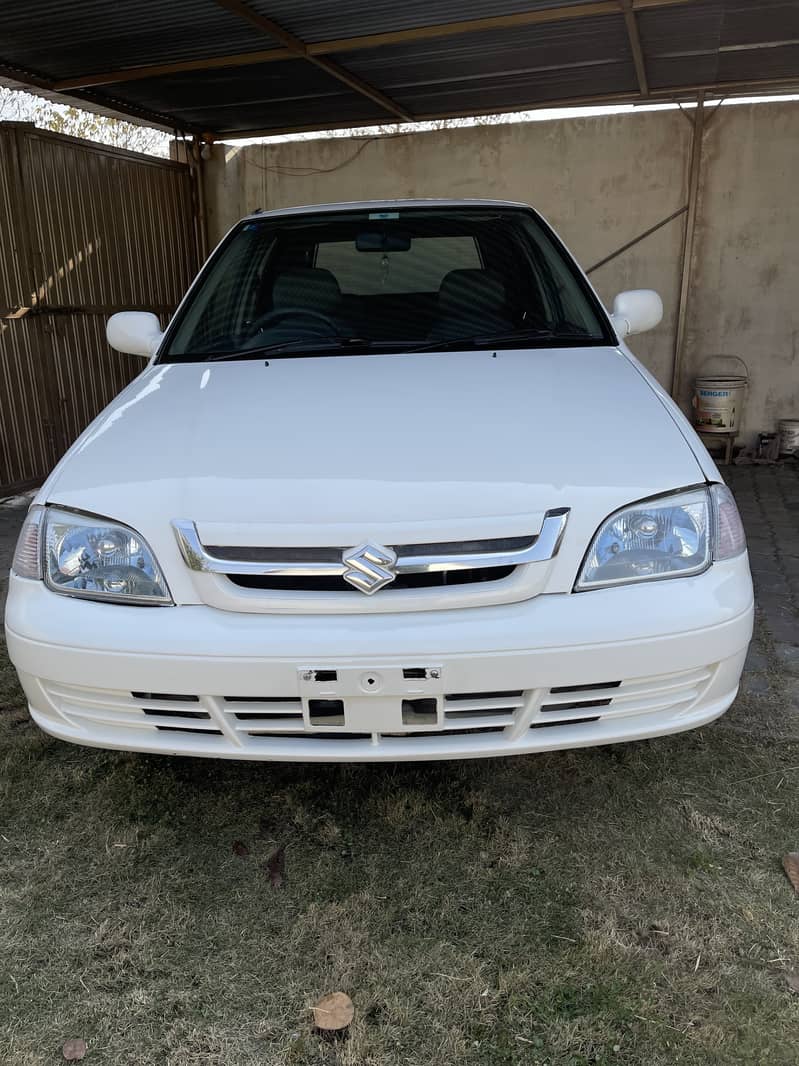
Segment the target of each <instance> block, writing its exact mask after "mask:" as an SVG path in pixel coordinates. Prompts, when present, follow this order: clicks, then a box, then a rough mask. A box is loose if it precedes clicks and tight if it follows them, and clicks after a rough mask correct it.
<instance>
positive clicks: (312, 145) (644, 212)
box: [206, 103, 799, 437]
mask: <svg viewBox="0 0 799 1066" xmlns="http://www.w3.org/2000/svg"><path fill="white" fill-rule="evenodd" d="M691 133H692V129H691V124H690V122H689V121H688V118H687V117H686V115H685V114H682V113H680V112H679V111H665V112H646V113H635V114H631V115H614V116H602V117H597V118H580V119H565V120H562V121H555V122H533V123H523V124H522V123H520V124H514V125H501V126H478V127H473V128H469V129H455V130H439V131H435V132H431V133H417V134H401V135H397V136H394V137H382V138H374V139H371V140H370V139H366V138H353V139H329V140H315V141H299V142H290V143H284V144H278V145H268V146H267V145H252V146H249V147H247V148H235V147H231V146H225V145H218V146H216V147H215V149H214V157H213V159H212V160H211V162H210V163H209V164H208V166H207V174H206V186H207V190H208V216H209V228H210V232H211V239H212V242H213V241H215V240H217V239H219V237H221V235H222V234H223V233H224V232H225V230H226V229H227V228H228V227H229V226H230V225H232V223H233V222H234V221H236V219H238V218H239V217H241V215H243V214H245V213H247V212H248V211H251V210H253V209H254V208H256V207H262V208H265V209H269V208H276V207H288V206H294V205H298V204H309V203H330V202H335V201H340V200H361V199H372V198H383V197H406V196H456V197H457V196H479V197H495V198H498V199H510V200H522V201H525V202H527V203H532V204H533V205H535V207H537V208H538V209H539V210H540V211H541V212H542V213H543V214H544V215H545V216H546V217H547V218H548V219H549V221H550V222H552V223H553V225H554V226H555V227H556V229H557V230H558V232H559V233H560V235H561V236H562V237H563V238H564V240H565V241H566V243H567V244H568V245H569V247H570V248H571V250H572V251H573V252H574V254H575V255H576V257H577V258H578V260H579V261H580V262H581V263H582V265H583V266H584V267H590V266H591V265H592V264H593V263H595V262H596V261H598V260H600V259H602V258H603V257H604V256H605V255H607V254H609V253H610V252H613V251H614V250H615V249H617V248H618V247H620V246H621V245H623V244H624V243H626V242H627V241H629V240H631V239H632V238H633V237H635V236H637V235H638V234H639V233H641V232H643V231H644V230H646V229H648V228H649V227H650V226H653V225H654V224H655V223H657V222H659V221H660V220H661V219H663V218H665V217H666V216H668V215H670V214H671V213H672V212H674V211H676V210H677V209H678V208H679V207H681V206H683V205H684V204H685V203H686V201H687V196H688V191H687V190H688V172H689V164H690V148H691ZM798 174H799V106H797V105H796V104H791V103H785V104H774V105H766V104H758V105H747V106H742V107H728V108H724V109H723V110H722V111H720V112H719V113H718V114H713V115H712V116H711V118H710V121H709V122H708V126H707V129H706V132H705V137H704V142H703V171H702V184H701V192H700V212H699V222H698V228H697V234H696V243H695V249H694V251H695V256H694V276H693V285H692V291H691V301H690V304H689V310H688V319H687V348H686V356H685V370H684V380H685V382H686V384H685V388H684V389H683V395H682V396H681V397H680V398H681V400H682V401H683V403H684V404H687V403H688V402H689V400H690V384H691V380H692V378H693V376H694V374H695V373H696V372H697V369H706V368H707V369H711V370H712V369H714V368H724V367H725V366H727V367H730V366H731V365H732V364H731V363H730V362H729V361H727V362H726V363H725V362H723V361H722V362H721V363H719V362H718V361H715V362H710V363H708V364H707V367H706V366H705V361H706V359H707V357H708V356H710V355H715V354H717V353H722V354H725V355H741V356H742V357H743V358H744V359H745V360H746V361H747V363H748V365H749V368H750V371H751V375H752V382H753V383H752V388H751V390H750V396H749V401H748V406H747V412H746V416H745V423H744V437H748V436H751V435H752V434H753V433H754V432H756V431H757V430H760V429H771V428H773V425H774V422H775V420H776V419H777V418H779V417H787V416H793V417H799V362H797V353H796V346H797V337H799V299H797V290H799V285H798V284H797V283H799V262H798V261H797V256H796V252H795V249H796V247H797V245H799V200H797V197H796V195H795V189H796V175H798ZM683 232H684V216H681V217H680V218H678V219H676V220H675V221H673V222H670V223H669V224H668V225H667V226H665V227H664V228H663V229H661V230H659V231H658V232H657V233H656V234H654V235H653V236H651V237H648V238H646V240H644V241H643V242H641V243H640V244H638V245H636V247H635V248H633V249H631V250H629V251H627V252H625V253H624V254H623V255H621V256H620V257H619V258H617V259H614V260H613V261H611V262H610V263H608V264H607V265H605V266H603V267H600V268H599V269H598V270H597V271H596V272H594V273H593V274H592V276H591V280H592V281H593V283H594V284H595V285H596V287H597V289H598V291H599V294H600V296H601V297H602V298H603V300H605V302H606V303H607V304H610V303H611V301H612V299H613V296H614V295H615V294H616V293H617V292H619V291H621V290H622V289H625V288H639V287H641V288H643V287H651V288H654V289H657V290H658V291H659V292H660V293H661V295H662V297H663V301H664V304H665V307H666V315H665V318H664V321H663V323H662V324H661V326H660V327H659V328H658V329H657V330H654V331H653V332H652V333H650V334H645V335H643V336H641V337H637V338H634V344H633V348H634V350H635V352H636V354H637V355H638V356H639V357H640V358H641V359H642V360H643V362H644V363H645V364H646V365H647V366H648V367H649V368H650V369H651V370H652V372H653V373H654V374H655V375H656V376H657V377H658V378H659V380H660V381H661V382H662V383H663V384H664V385H665V386H666V387H670V385H671V373H672V365H673V358H674V341H675V329H676V313H677V303H678V293H679V282H680V267H681V252H682V245H683Z"/></svg>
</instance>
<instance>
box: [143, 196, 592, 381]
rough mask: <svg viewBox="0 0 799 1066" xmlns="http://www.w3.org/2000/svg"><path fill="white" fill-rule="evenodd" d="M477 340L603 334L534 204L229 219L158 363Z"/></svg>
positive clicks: (553, 339) (552, 340)
mask: <svg viewBox="0 0 799 1066" xmlns="http://www.w3.org/2000/svg"><path fill="white" fill-rule="evenodd" d="M486 337H487V338H489V340H488V341H486V344H488V343H490V344H491V346H492V347H517V348H518V347H523V348H524V347H536V346H538V347H540V346H542V345H543V344H544V343H545V342H546V343H547V344H555V345H557V344H560V345H561V346H564V347H566V346H574V345H576V344H583V343H587V344H591V343H594V344H599V343H608V342H609V341H612V333H611V332H610V329H609V324H608V321H607V317H606V316H605V314H604V312H603V311H602V309H601V307H600V305H599V303H598V301H597V299H596V297H595V296H594V294H593V293H592V292H591V290H590V287H589V286H588V285H587V283H586V281H585V279H584V277H583V276H582V275H581V274H580V272H579V271H578V270H577V268H576V266H575V264H574V262H573V260H572V259H571V258H570V257H569V255H568V253H567V252H566V251H565V250H564V248H563V246H562V245H561V244H560V242H559V241H558V240H557V238H556V237H555V236H554V235H553V234H552V233H551V231H550V230H549V229H548V228H547V227H546V226H545V225H544V224H543V223H542V222H541V220H540V219H539V218H538V217H537V216H536V215H535V213H534V212H532V211H530V210H526V209H524V208H516V207H503V206H501V205H498V206H497V207H493V206H492V207H487V208H477V207H467V206H464V207H457V206H453V207H445V208H433V207H431V208H427V207H425V208H415V207H413V208H411V207H408V208H403V207H400V208H399V209H398V210H396V211H373V212H370V211H368V210H360V211H358V210H341V211H333V212H331V211H328V212H320V213H318V214H316V213H313V212H311V213H297V214H287V215H283V216H279V215H278V216H265V217H264V218H262V219H247V220H245V221H244V222H242V223H241V224H240V225H239V226H238V227H236V228H235V229H234V231H233V232H232V233H231V235H230V236H229V237H228V238H227V239H226V241H224V242H223V244H222V245H221V247H220V248H219V249H218V250H217V252H216V253H215V254H214V256H212V258H211V260H210V261H209V263H208V264H207V266H206V267H205V268H204V270H203V272H202V274H201V276H200V278H199V279H198V281H197V283H196V284H195V286H194V287H193V289H192V291H191V293H190V295H189V297H188V298H187V299H186V300H185V301H184V304H183V305H182V306H181V308H180V310H179V312H178V314H177V315H176V316H175V319H174V321H173V322H172V324H171V325H170V327H169V330H168V332H167V336H166V339H165V342H164V344H163V345H162V349H161V352H160V353H159V362H168V361H178V360H203V359H206V358H207V359H215V358H228V357H230V358H255V357H257V356H259V355H260V354H262V353H263V352H265V351H275V352H279V351H280V350H282V349H283V348H287V349H288V350H289V351H290V352H291V351H294V350H297V351H300V352H304V353H313V352H315V351H318V353H319V354H324V353H326V352H335V350H336V347H337V346H339V347H342V346H345V345H349V347H350V350H352V351H356V350H359V351H363V352H365V351H369V350H381V351H392V350H397V351H401V350H407V349H409V348H411V349H413V348H420V347H427V348H430V349H431V350H432V349H434V348H436V347H443V346H450V347H452V346H457V344H458V343H459V342H461V341H462V342H463V346H464V347H465V348H468V347H469V346H470V343H472V342H473V343H472V346H474V345H475V344H477V345H479V344H480V342H481V338H486ZM537 337H540V338H541V343H540V344H538V343H537V341H536V338H537Z"/></svg>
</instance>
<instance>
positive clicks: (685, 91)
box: [214, 78, 799, 140]
mask: <svg viewBox="0 0 799 1066" xmlns="http://www.w3.org/2000/svg"><path fill="white" fill-rule="evenodd" d="M764 92H785V93H788V92H792V93H799V79H796V78H793V79H785V78H782V79H778V80H765V79H764V80H763V81H760V82H735V83H732V82H721V83H719V84H717V85H714V84H712V83H710V84H708V83H705V84H701V85H688V86H685V87H682V86H681V87H680V88H679V89H654V90H651V91H650V94H649V98H648V101H647V102H648V103H652V104H677V103H678V102H680V101H684V102H686V103H693V102H694V101H695V100H696V99H697V97H698V95H699V93H705V94H707V95H712V96H714V97H716V96H717V97H728V96H747V95H752V96H757V95H762V94H763V93H764ZM640 102H641V97H640V95H639V94H638V93H637V92H632V91H631V92H622V93H605V94H603V95H597V96H571V97H560V98H558V99H557V100H548V101H546V102H545V103H542V102H541V101H540V100H539V101H531V102H530V103H529V104H523V103H520V104H517V105H514V107H513V108H512V111H514V112H517V111H542V110H543V111H545V110H548V109H551V108H561V107H564V108H565V107H599V106H603V105H605V104H637V103H640ZM714 102H717V101H714ZM508 113H509V112H508V108H507V107H490V108H477V109H471V108H470V109H469V110H468V111H431V112H421V113H419V114H417V115H416V116H415V117H414V122H439V121H441V120H442V119H458V118H480V117H481V116H484V115H505V114H508ZM713 113H715V111H714V112H713ZM684 114H685V118H686V121H687V122H690V123H691V124H692V125H693V119H692V118H691V116H690V114H688V113H687V112H685V113H684ZM376 125H378V123H376V122H375V121H374V119H360V120H358V121H357V122H354V121H352V120H351V119H347V120H345V121H341V122H331V123H329V124H327V125H325V126H320V125H319V123H318V122H317V123H313V124H311V123H309V124H308V125H300V126H272V127H267V128H265V129H262V128H258V129H249V130H231V129H227V130H219V131H218V132H216V133H215V134H214V137H215V139H216V140H223V139H224V140H237V139H238V138H243V137H277V136H282V135H283V134H285V133H319V132H320V131H321V130H342V129H347V130H349V129H360V128H362V127H364V126H376ZM412 133H413V130H408V131H407V132H405V131H403V132H402V133H400V134H397V136H403V137H408V136H410V135H411V134H412Z"/></svg>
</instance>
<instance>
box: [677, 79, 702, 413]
mask: <svg viewBox="0 0 799 1066" xmlns="http://www.w3.org/2000/svg"><path fill="white" fill-rule="evenodd" d="M704 132H705V94H704V93H703V92H701V93H700V94H699V100H698V102H697V107H696V112H695V114H694V133H693V137H692V139H691V171H690V175H689V178H688V213H687V215H686V217H685V237H684V238H683V246H682V271H681V278H680V299H679V303H678V305H677V335H676V338H675V341H674V366H673V369H672V376H671V395H672V397H673V398H674V399H675V400H677V402H678V403H679V398H680V389H681V387H682V365H683V357H684V355H685V334H686V326H687V321H688V299H689V296H690V293H691V275H692V273H693V263H694V238H695V236H696V215H697V208H698V200H699V179H700V177H701V175H702V138H703V135H704Z"/></svg>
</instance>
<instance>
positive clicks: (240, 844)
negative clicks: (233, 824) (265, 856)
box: [233, 840, 250, 859]
mask: <svg viewBox="0 0 799 1066" xmlns="http://www.w3.org/2000/svg"><path fill="white" fill-rule="evenodd" d="M233 854H234V855H238V857H239V858H240V859H246V858H247V856H248V855H249V854H250V849H249V848H248V847H247V845H246V844H245V843H244V841H243V840H234V841H233Z"/></svg>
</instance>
